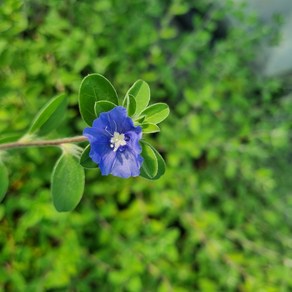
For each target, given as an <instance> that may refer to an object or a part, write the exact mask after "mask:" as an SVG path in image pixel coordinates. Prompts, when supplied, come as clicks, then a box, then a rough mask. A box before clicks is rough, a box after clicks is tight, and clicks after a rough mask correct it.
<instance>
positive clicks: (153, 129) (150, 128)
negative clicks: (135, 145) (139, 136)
mask: <svg viewBox="0 0 292 292" xmlns="http://www.w3.org/2000/svg"><path fill="white" fill-rule="evenodd" d="M141 127H142V130H143V134H152V133H157V132H160V128H159V127H158V126H157V125H155V124H151V123H143V124H142V125H141Z"/></svg>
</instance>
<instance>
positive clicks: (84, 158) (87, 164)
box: [79, 144, 97, 168]
mask: <svg viewBox="0 0 292 292" xmlns="http://www.w3.org/2000/svg"><path fill="white" fill-rule="evenodd" d="M89 152H90V145H89V144H88V145H87V146H86V147H85V148H84V150H83V152H82V154H81V157H80V161H79V162H80V164H81V166H83V167H84V168H97V164H96V163H95V162H93V161H92V159H91V158H90V157H89Z"/></svg>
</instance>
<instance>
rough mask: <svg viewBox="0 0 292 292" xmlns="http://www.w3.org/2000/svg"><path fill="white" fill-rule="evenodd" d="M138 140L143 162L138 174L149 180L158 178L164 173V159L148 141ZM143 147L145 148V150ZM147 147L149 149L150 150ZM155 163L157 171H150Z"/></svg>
mask: <svg viewBox="0 0 292 292" xmlns="http://www.w3.org/2000/svg"><path fill="white" fill-rule="evenodd" d="M140 142H141V145H142V154H141V155H142V157H143V158H144V162H143V164H142V167H141V173H140V175H141V176H142V177H144V178H147V179H150V180H156V179H159V178H160V177H161V176H162V175H163V174H164V173H165V162H164V159H163V158H162V156H161V155H160V153H159V152H158V151H157V150H156V149H155V148H154V147H153V146H152V145H150V144H149V143H148V142H146V141H145V140H141V141H140ZM144 149H147V152H146V151H145V150H144ZM149 149H151V150H152V151H150V150H149ZM145 154H146V155H145ZM153 154H154V156H155V158H154V156H153ZM144 155H145V156H144ZM151 160H152V161H151ZM145 162H146V163H145ZM144 164H145V165H144ZM151 165H153V166H151ZM155 165H157V171H156V172H155V171H153V172H152V173H151V169H152V170H154V169H155Z"/></svg>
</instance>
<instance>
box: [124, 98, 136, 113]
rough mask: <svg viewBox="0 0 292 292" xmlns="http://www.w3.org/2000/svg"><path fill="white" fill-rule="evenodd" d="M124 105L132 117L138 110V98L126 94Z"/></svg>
mask: <svg viewBox="0 0 292 292" xmlns="http://www.w3.org/2000/svg"><path fill="white" fill-rule="evenodd" d="M123 107H125V108H126V109H127V112H128V116H129V117H132V116H133V115H134V114H135V111H136V100H135V98H134V97H133V96H132V95H128V94H127V95H126V96H125V98H124V100H123Z"/></svg>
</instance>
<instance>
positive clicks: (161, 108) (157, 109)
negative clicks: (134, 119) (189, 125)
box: [141, 102, 169, 124]
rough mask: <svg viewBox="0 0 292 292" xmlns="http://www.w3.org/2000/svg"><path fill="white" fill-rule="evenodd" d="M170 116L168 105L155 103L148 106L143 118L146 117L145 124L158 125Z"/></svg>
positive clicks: (142, 114)
mask: <svg viewBox="0 0 292 292" xmlns="http://www.w3.org/2000/svg"><path fill="white" fill-rule="evenodd" d="M168 115H169V107H168V105H167V104H166V103H162V102H159V103H155V104H152V105H150V106H148V107H147V108H146V109H145V110H144V111H143V112H142V113H141V116H145V122H148V123H152V124H158V123H160V122H162V121H163V120H164V119H166V118H167V116H168Z"/></svg>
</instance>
